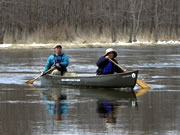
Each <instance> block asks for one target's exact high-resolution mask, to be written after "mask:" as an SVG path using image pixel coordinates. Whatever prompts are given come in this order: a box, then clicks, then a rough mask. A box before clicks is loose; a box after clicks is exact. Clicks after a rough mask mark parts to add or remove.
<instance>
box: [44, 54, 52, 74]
mask: <svg viewBox="0 0 180 135" xmlns="http://www.w3.org/2000/svg"><path fill="white" fill-rule="evenodd" d="M51 59H52V56H49V57H48V59H47V62H46V65H45V68H44V71H43V72H46V71H48V69H50V68H51Z"/></svg>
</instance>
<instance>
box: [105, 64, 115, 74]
mask: <svg viewBox="0 0 180 135" xmlns="http://www.w3.org/2000/svg"><path fill="white" fill-rule="evenodd" d="M114 72H115V65H114V64H113V63H112V62H111V61H109V63H108V64H107V66H105V68H104V70H103V74H113V73H114Z"/></svg>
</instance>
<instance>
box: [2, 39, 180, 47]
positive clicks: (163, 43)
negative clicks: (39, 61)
mask: <svg viewBox="0 0 180 135" xmlns="http://www.w3.org/2000/svg"><path fill="white" fill-rule="evenodd" d="M56 44H61V45H62V46H63V48H67V49H68V48H109V47H112V48H116V47H129V46H134V47H138V46H159V45H161V46H179V45H180V41H159V42H157V43H153V42H140V41H137V42H133V43H126V42H115V43H100V42H97V43H77V42H76V43H69V42H67V43H49V44H36V43H32V44H0V49H9V48H11V49H37V48H47V49H48V48H53V47H54V46H55V45H56Z"/></svg>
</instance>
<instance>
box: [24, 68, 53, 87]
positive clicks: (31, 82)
mask: <svg viewBox="0 0 180 135" xmlns="http://www.w3.org/2000/svg"><path fill="white" fill-rule="evenodd" d="M54 68H55V67H52V68H50V69H49V70H48V71H46V72H45V73H44V74H42V75H40V76H38V77H36V78H34V79H32V80H28V81H26V82H25V83H27V84H33V82H34V81H35V80H37V79H39V78H40V77H41V76H43V75H45V74H47V73H49V72H50V71H52V70H53V69H54Z"/></svg>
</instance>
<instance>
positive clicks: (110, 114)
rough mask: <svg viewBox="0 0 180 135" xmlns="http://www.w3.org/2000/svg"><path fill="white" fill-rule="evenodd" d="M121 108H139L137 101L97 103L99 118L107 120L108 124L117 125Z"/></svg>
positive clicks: (102, 101) (105, 101)
mask: <svg viewBox="0 0 180 135" xmlns="http://www.w3.org/2000/svg"><path fill="white" fill-rule="evenodd" d="M121 107H132V108H137V107H138V105H137V101H136V100H126V101H120V102H117V101H108V100H99V101H98V102H97V112H98V114H99V117H101V118H105V122H106V123H116V121H117V113H118V108H121Z"/></svg>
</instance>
